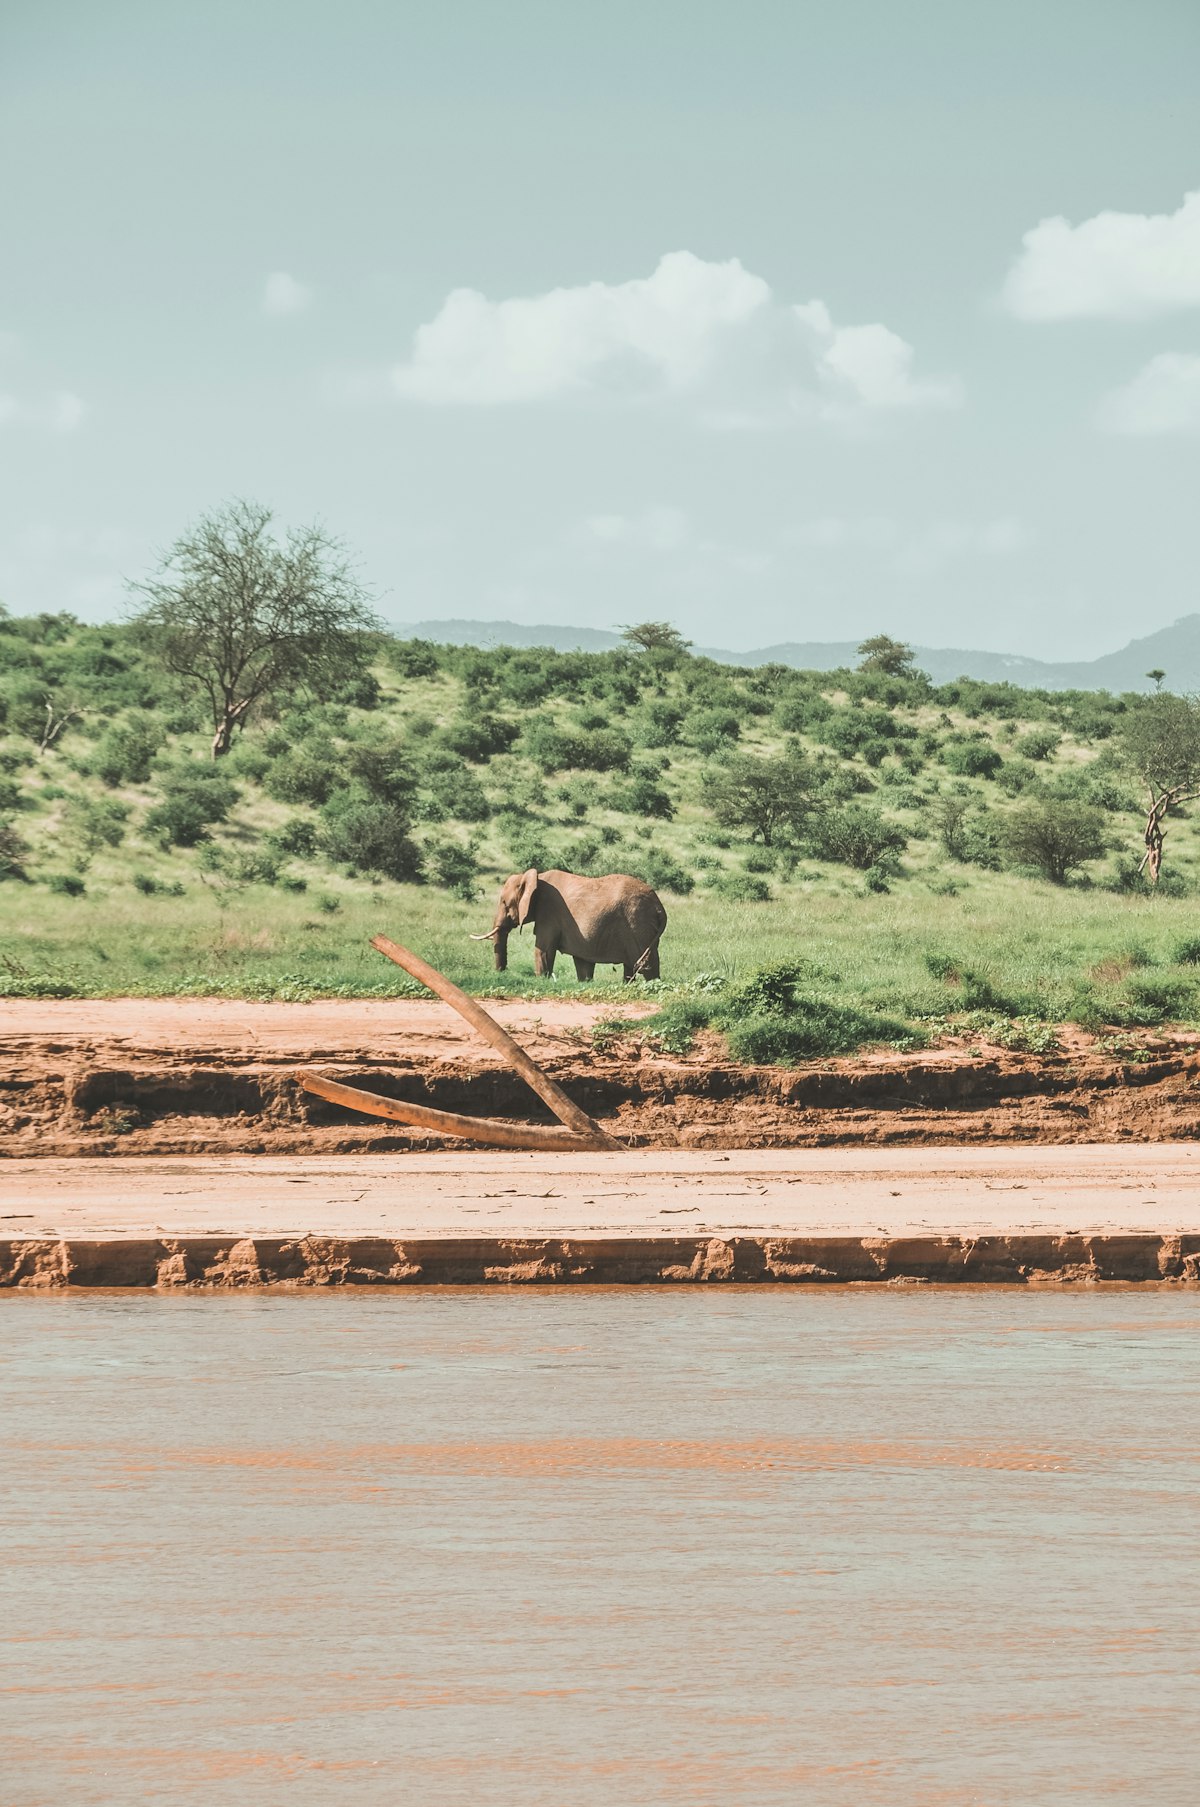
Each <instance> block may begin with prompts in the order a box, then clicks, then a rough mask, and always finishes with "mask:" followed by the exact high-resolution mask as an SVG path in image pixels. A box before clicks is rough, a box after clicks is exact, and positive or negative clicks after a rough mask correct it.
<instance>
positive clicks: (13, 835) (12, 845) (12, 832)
mask: <svg viewBox="0 0 1200 1807" xmlns="http://www.w3.org/2000/svg"><path fill="white" fill-rule="evenodd" d="M28 858H29V848H28V847H27V846H26V844H25V842H24V841H23V840H22V838H21V836H20V835H19V834H18V833H17V830H16V829H15V828H14V827H13V825H12V823H11V822H4V821H0V880H3V879H6V878H24V877H25V862H26V860H27V859H28Z"/></svg>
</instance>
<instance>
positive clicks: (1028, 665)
mask: <svg viewBox="0 0 1200 1807" xmlns="http://www.w3.org/2000/svg"><path fill="white" fill-rule="evenodd" d="M395 632H397V633H400V634H407V635H410V636H411V637H412V638H414V639H423V640H433V641H436V642H437V643H438V644H440V645H457V646H479V647H488V646H519V647H533V646H550V647H553V648H554V649H555V650H556V651H558V652H605V651H608V650H609V649H611V648H612V647H614V646H619V645H620V644H621V636H620V634H619V633H617V632H616V631H615V630H612V629H606V628H591V627H565V626H554V625H551V624H545V625H542V624H539V625H538V626H536V627H523V626H521V625H520V624H519V623H517V622H515V621H467V620H458V619H450V620H445V621H417V622H408V623H403V624H397V626H396V628H395ZM696 651H697V652H698V653H700V654H702V655H703V656H704V657H706V658H709V659H716V660H717V661H719V663H721V664H722V665H738V666H743V667H747V666H750V667H752V666H755V665H767V664H779V665H791V666H794V667H795V668H796V669H798V670H802V671H835V670H837V669H838V668H839V667H842V666H847V665H854V664H855V663H856V662H857V659H858V642H857V641H854V640H828V641H825V640H810V641H796V640H788V641H781V642H779V643H778V644H776V645H774V646H764V647H758V648H756V649H755V650H754V651H752V652H745V653H734V652H728V651H726V650H725V649H723V648H719V647H709V646H698V647H697V648H696ZM913 655H914V657H915V659H916V662H917V664H918V665H919V666H920V668H921V670H922V671H927V672H928V673H929V676H930V677H931V678H932V679H933V680H934V682H935V683H938V684H947V683H952V682H953V680H954V679H955V678H978V679H981V680H983V681H984V682H986V683H1009V684H1019V685H1021V686H1022V687H1024V688H1026V689H1037V690H1116V691H1122V690H1139V691H1147V690H1150V689H1152V688H1153V683H1152V680H1151V679H1150V678H1149V677H1148V676H1147V673H1148V672H1150V671H1153V670H1156V669H1157V670H1161V671H1164V672H1165V673H1166V678H1167V683H1168V688H1170V689H1172V690H1200V614H1195V615H1183V616H1181V617H1180V618H1179V620H1178V621H1174V622H1172V623H1171V625H1170V626H1169V627H1164V628H1158V629H1157V630H1156V631H1155V632H1154V633H1152V634H1146V635H1144V636H1142V637H1140V638H1138V639H1135V640H1131V641H1129V643H1128V645H1126V646H1123V647H1120V648H1118V649H1117V651H1116V652H1111V653H1102V654H1101V655H1100V657H1098V658H1095V659H1078V660H1047V659H1031V658H1026V657H1024V656H1023V655H1021V654H1019V653H991V652H978V651H971V650H969V649H966V648H959V647H929V646H914V647H913Z"/></svg>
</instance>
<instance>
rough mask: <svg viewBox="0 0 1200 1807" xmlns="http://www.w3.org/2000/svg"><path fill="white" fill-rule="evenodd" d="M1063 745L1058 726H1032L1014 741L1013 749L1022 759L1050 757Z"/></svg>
mask: <svg viewBox="0 0 1200 1807" xmlns="http://www.w3.org/2000/svg"><path fill="white" fill-rule="evenodd" d="M1061 745H1062V735H1061V734H1060V733H1059V731H1058V729H1057V728H1049V727H1046V728H1031V729H1030V730H1029V732H1028V734H1022V735H1021V736H1020V737H1019V738H1018V739H1017V740H1016V741H1014V743H1013V751H1014V752H1015V753H1019V754H1020V755H1021V758H1022V759H1050V758H1052V757H1053V755H1054V754H1055V753H1057V752H1058V749H1059V747H1060V746H1061Z"/></svg>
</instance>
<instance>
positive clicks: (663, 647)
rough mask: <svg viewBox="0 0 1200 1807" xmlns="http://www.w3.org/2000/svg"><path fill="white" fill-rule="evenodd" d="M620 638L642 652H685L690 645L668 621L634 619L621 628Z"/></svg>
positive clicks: (689, 649)
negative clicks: (629, 625)
mask: <svg viewBox="0 0 1200 1807" xmlns="http://www.w3.org/2000/svg"><path fill="white" fill-rule="evenodd" d="M621 638H622V640H625V641H627V642H628V644H629V645H630V646H636V647H637V649H638V651H639V652H644V653H655V652H666V653H686V652H690V651H691V646H692V643H691V641H690V640H685V639H684V637H683V635H682V634H681V633H680V631H679V629H678V628H677V627H675V626H673V625H672V623H671V622H669V621H635V622H634V623H633V625H632V626H631V627H623V628H622V629H621Z"/></svg>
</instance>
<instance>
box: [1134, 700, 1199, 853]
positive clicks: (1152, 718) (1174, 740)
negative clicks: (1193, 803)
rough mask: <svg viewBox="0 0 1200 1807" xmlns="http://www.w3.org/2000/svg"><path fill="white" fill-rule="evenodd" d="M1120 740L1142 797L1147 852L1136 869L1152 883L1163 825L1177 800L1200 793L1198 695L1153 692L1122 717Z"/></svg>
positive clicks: (1180, 802) (1164, 832)
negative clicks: (1144, 873)
mask: <svg viewBox="0 0 1200 1807" xmlns="http://www.w3.org/2000/svg"><path fill="white" fill-rule="evenodd" d="M1119 744H1120V750H1121V753H1122V754H1123V756H1124V759H1125V763H1126V765H1127V766H1128V767H1129V768H1130V770H1131V771H1132V772H1133V773H1134V775H1135V776H1136V778H1137V780H1138V783H1139V785H1140V786H1141V789H1142V791H1143V794H1144V797H1145V808H1146V823H1145V827H1144V828H1143V830H1142V839H1143V841H1144V843H1145V848H1146V851H1145V853H1144V854H1143V855H1142V861H1141V865H1140V866H1139V867H1138V870H1139V872H1143V871H1144V872H1147V873H1148V874H1149V877H1150V882H1151V884H1157V883H1158V875H1159V872H1160V871H1161V869H1162V850H1163V840H1164V838H1165V836H1166V829H1165V827H1164V823H1165V822H1166V819H1167V817H1168V816H1169V815H1171V814H1172V812H1173V811H1175V810H1177V809H1178V808H1179V806H1180V805H1181V804H1183V803H1186V802H1187V801H1188V800H1189V799H1190V798H1192V797H1197V796H1200V699H1197V698H1196V697H1190V696H1174V695H1172V693H1171V692H1170V691H1168V690H1162V691H1158V692H1156V693H1155V695H1154V696H1150V697H1147V698H1146V700H1145V702H1144V703H1142V704H1141V705H1140V707H1139V708H1137V709H1135V710H1134V711H1132V713H1131V714H1130V715H1128V716H1127V717H1126V718H1125V723H1124V725H1123V727H1122V730H1121V736H1120V743H1119Z"/></svg>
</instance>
